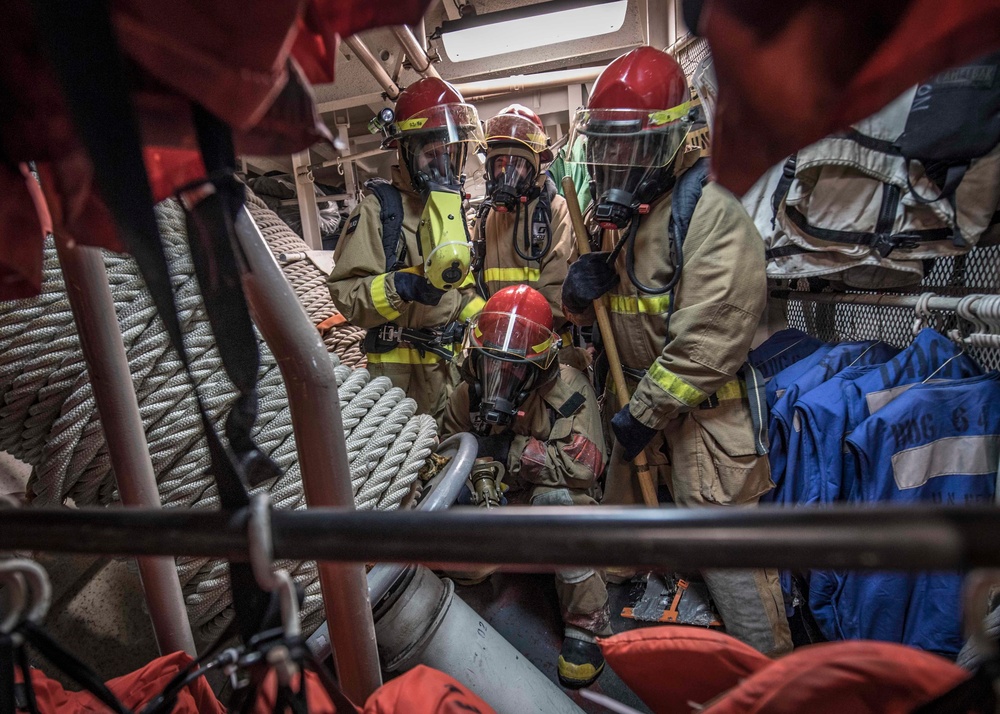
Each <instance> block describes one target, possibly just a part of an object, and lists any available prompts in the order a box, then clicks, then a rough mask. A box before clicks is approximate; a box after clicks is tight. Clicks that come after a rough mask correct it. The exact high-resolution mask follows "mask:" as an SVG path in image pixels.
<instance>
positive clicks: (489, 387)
mask: <svg viewBox="0 0 1000 714" xmlns="http://www.w3.org/2000/svg"><path fill="white" fill-rule="evenodd" d="M537 373H538V369H537V368H536V367H535V366H534V365H532V364H530V363H528V362H505V361H503V360H500V359H496V358H494V357H491V356H489V355H485V354H482V355H480V356H479V358H478V359H477V360H476V378H477V380H478V384H479V398H480V406H479V411H480V415H481V416H482V418H483V421H485V422H486V423H487V424H496V425H501V426H503V425H506V424H509V423H511V421H513V420H514V416H515V415H516V414H517V410H518V408H519V407H520V406H521V404H522V402H524V399H525V397H527V395H528V392H529V391H530V389H531V385H532V383H533V382H534V381H535V377H536V375H537Z"/></svg>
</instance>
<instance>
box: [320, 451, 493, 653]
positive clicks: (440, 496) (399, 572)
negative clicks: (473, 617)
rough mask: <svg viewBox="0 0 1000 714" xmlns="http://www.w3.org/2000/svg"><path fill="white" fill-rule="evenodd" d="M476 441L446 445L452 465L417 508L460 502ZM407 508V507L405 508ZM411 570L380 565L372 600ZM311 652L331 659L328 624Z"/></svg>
mask: <svg viewBox="0 0 1000 714" xmlns="http://www.w3.org/2000/svg"><path fill="white" fill-rule="evenodd" d="M476 448H477V444H476V437H474V436H473V435H472V434H469V433H467V432H461V433H459V434H455V435H454V436H450V437H448V438H447V439H445V440H444V441H442V442H441V443H440V444H439V445H438V448H437V454H438V455H439V456H449V455H450V456H451V462H450V463H449V464H448V465H447V466H446V467H445V469H444V471H442V472H441V473H440V474H438V475H437V476H436V477H435V478H434V479H433V480H432V482H431V488H430V492H429V493H428V494H427V495H426V496H424V498H423V499H422V500H421V501H420V503H418V504H417V510H421V511H438V510H441V509H444V508H448V507H449V506H451V505H452V504H453V503H455V500H456V499H457V498H458V494H459V492H460V491H461V489H462V488H463V487H464V486H465V480H466V479H467V478H469V474H470V473H471V472H472V465H473V463H475V461H476ZM403 507H404V508H405V506H403ZM410 567H411V566H408V565H404V564H402V563H376V564H375V567H373V568H372V569H371V571H370V572H369V573H368V599H369V601H370V602H371V604H372V606H374V605H377V604H378V603H379V602H380V601H381V600H382V599H383V598H384V597H385V596H386V594H387V593H388V592H389V590H390V589H392V588H393V587H395V586H396V584H397V583H398V582H399V581H400V579H401V578H402V577H403V576H404V574H405V573H406V571H407V570H408V569H409V568H410ZM308 644H309V649H311V650H312V651H313V654H315V655H316V656H317V657H319V658H320V659H326V658H327V657H329V656H330V633H329V628H328V627H327V624H326V623H325V622H324V623H323V624H321V625H320V626H319V627H317V628H316V630H315V631H313V633H312V634H311V635H309V640H308Z"/></svg>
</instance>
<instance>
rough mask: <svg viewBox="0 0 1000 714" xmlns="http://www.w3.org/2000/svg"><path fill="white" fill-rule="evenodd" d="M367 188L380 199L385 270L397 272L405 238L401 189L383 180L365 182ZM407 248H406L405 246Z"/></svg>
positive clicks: (374, 179)
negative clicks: (400, 248) (401, 245)
mask: <svg viewBox="0 0 1000 714" xmlns="http://www.w3.org/2000/svg"><path fill="white" fill-rule="evenodd" d="M365 188H367V189H368V190H369V191H371V192H372V193H373V194H375V197H376V198H377V199H378V202H379V205H380V206H381V208H380V210H379V214H378V217H379V219H380V220H381V221H382V250H383V251H384V252H385V270H386V272H389V271H391V270H395V269H396V267H397V265H398V264H399V262H400V253H399V245H400V243H402V240H401V238H402V237H403V197H402V195H401V194H400V193H399V189H398V188H396V187H395V186H393V185H392V183H391V182H389V181H386V180H385V179H383V178H372V179H368V180H367V181H365ZM404 248H405V246H404Z"/></svg>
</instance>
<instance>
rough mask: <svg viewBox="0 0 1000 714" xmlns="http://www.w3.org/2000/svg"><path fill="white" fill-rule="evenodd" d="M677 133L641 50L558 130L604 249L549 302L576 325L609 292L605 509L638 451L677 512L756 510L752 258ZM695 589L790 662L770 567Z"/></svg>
mask: <svg viewBox="0 0 1000 714" xmlns="http://www.w3.org/2000/svg"><path fill="white" fill-rule="evenodd" d="M690 123H691V114H690V95H689V93H688V85H687V80H686V78H685V76H684V73H683V72H682V71H681V68H680V67H679V66H678V65H677V63H676V62H675V61H674V60H673V58H671V57H670V56H669V55H668V54H666V53H664V52H661V51H659V50H656V49H653V48H650V47H640V48H638V49H635V50H633V51H631V52H629V53H627V54H625V55H623V56H621V57H619V58H618V59H616V60H614V61H613V62H612V63H611V64H610V65H608V67H607V68H606V69H605V70H604V71H603V72H602V73H601V75H600V76H599V77H598V79H597V80H596V82H595V83H594V88H593V92H592V93H591V95H590V100H589V102H588V106H587V108H586V109H585V110H581V111H580V112H579V113H578V114H577V116H576V118H575V120H574V125H573V127H572V130H571V131H572V134H571V137H570V149H569V150H568V151H567V153H569V154H570V155H572V154H573V153H574V152H573V148H574V146H573V145H574V144H575V143H576V142H583V143H584V145H585V148H584V151H583V154H584V155H585V156H586V158H587V166H588V169H589V171H590V175H591V179H592V181H593V190H592V195H593V196H594V206H593V214H592V220H593V221H594V222H596V223H597V224H598V226H599V228H600V229H601V233H600V244H601V247H602V250H603V252H595V253H590V254H588V255H586V256H583V257H582V258H581V259H580V260H579V261H577V262H576V263H574V264H573V265H572V266H570V270H569V274H568V275H567V278H566V283H565V285H564V287H563V302H564V305H565V308H566V310H567V314H568V315H569V316H570V318H571V319H572V320H574V321H577V322H578V323H587V322H589V321H591V320H593V300H595V299H597V298H599V297H601V296H603V295H605V294H608V297H607V301H608V302H607V305H608V311H609V316H610V322H611V331H612V334H613V336H614V340H615V343H616V345H617V348H618V352H619V354H620V358H621V360H622V362H623V365H622V366H623V369H624V371H625V373H626V375H627V377H628V378H629V382H630V388H631V389H632V390H633V391H632V394H631V398H630V401H629V403H628V404H627V405H626V406H625V407H624V408H623V409H621V410H620V411H618V413H616V414H615V415H614V417H613V418H612V419H611V428H612V431H613V432H614V436H615V443H614V446H613V449H612V456H611V465H610V468H609V471H608V478H607V483H606V485H605V495H604V501H603V502H604V503H610V504H633V503H642V500H641V498H640V491H639V488H638V482H637V479H636V478H634V477H633V475H632V473H630V471H631V469H630V463H629V462H631V461H632V460H633V459H634V458H635V457H636V455H637V454H638V453H639V452H640V451H642V450H644V449H646V456H647V460H648V462H649V464H650V468H651V470H652V471H653V474H654V479H657V480H659V481H662V482H663V483H665V484H666V485H667V486H668V487H669V489H670V492H671V495H672V497H673V500H674V502H675V503H676V504H677V505H678V506H693V507H699V506H750V505H755V504H756V503H757V502H758V500H759V499H760V497H761V495H762V494H764V493H766V492H767V491H769V490H770V489H771V488H773V485H774V484H773V483H772V482H771V479H770V467H769V464H768V461H767V459H766V458H762V456H763V455H764V454H766V448H765V444H766V435H765V434H764V433H763V431H762V429H763V424H766V421H764V419H763V414H762V409H761V405H762V404H763V398H762V397H763V394H762V392H760V391H759V388H762V387H763V380H762V379H758V376H759V375H758V374H754V372H753V371H752V370H750V369H748V368H747V367H746V366H744V365H745V362H746V358H747V352H748V351H749V349H750V344H751V341H752V339H753V335H754V332H755V330H756V328H757V324H758V322H759V320H760V317H761V314H762V313H763V310H764V305H765V300H766V291H767V284H766V280H765V275H764V247H763V243H762V242H761V239H760V236H759V235H758V234H757V232H756V230H755V228H754V224H753V222H752V221H751V220H750V217H749V216H748V215H747V213H746V211H745V210H744V209H743V207H742V206H741V205H740V203H739V201H737V200H736V198H734V197H733V196H732V195H731V194H730V193H729V192H727V191H726V190H725V189H723V188H721V187H719V186H718V185H716V184H714V183H711V182H708V181H707V166H706V163H707V160H705V159H699V158H698V157H699V155H698V154H697V153H696V152H694V151H690V152H685V151H683V147H684V144H685V140H686V137H687V133H688V130H689V126H690ZM611 403H614V400H612V401H611ZM647 446H648V447H649V448H648V449H647ZM704 577H705V581H706V583H707V584H708V587H709V591H710V593H711V595H712V599H713V600H714V601H715V604H716V606H717V607H718V610H719V613H720V614H721V615H722V618H723V620H724V621H725V625H726V628H727V630H728V632H729V633H730V634H732V635H733V636H735V637H737V638H739V639H741V640H743V641H744V642H746V643H747V644H749V645H751V646H752V647H755V648H756V649H758V650H759V651H761V652H763V653H765V654H769V655H779V654H783V653H785V652H788V651H790V650H791V646H792V644H791V637H790V633H789V629H788V623H787V621H786V620H785V615H784V607H783V602H782V595H781V590H780V587H779V584H778V575H777V571H775V570H748V571H736V570H733V571H728V570H727V571H717V570H708V571H705V572H704Z"/></svg>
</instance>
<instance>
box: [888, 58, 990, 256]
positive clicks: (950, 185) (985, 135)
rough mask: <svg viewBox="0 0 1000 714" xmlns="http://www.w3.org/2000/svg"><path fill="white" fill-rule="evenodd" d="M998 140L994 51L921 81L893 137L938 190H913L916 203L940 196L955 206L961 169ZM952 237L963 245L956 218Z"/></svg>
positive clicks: (962, 175)
mask: <svg viewBox="0 0 1000 714" xmlns="http://www.w3.org/2000/svg"><path fill="white" fill-rule="evenodd" d="M998 143H1000V52H998V53H994V54H992V55H987V56H986V57H983V58H982V59H980V60H977V61H976V62H972V63H970V64H967V65H964V66H962V67H955V68H954V69H950V70H948V71H946V72H942V73H941V74H939V75H937V76H936V77H934V78H933V79H932V80H930V81H929V82H927V83H926V84H921V85H920V86H918V87H917V92H916V95H915V96H914V98H913V104H912V106H911V107H910V113H909V116H907V119H906V127H905V129H904V130H903V135H902V136H901V137H900V138H899V149H900V151H901V152H902V154H903V157H904V158H905V159H906V161H907V168H908V169H910V163H911V162H913V161H919V162H920V163H921V164H922V165H923V169H924V172H925V173H926V175H927V176H928V178H930V179H931V180H932V181H933V182H934V183H935V184H936V185H937V187H938V188H939V189H940V193H938V194H937V195H931V196H926V195H921V193H920V192H918V191H913V197H914V198H915V199H916V200H917V201H919V202H920V203H931V202H933V201H937V200H940V199H945V200H947V201H948V202H949V203H951V206H952V209H953V210H956V209H955V190H956V189H957V188H958V185H959V183H961V181H962V179H963V178H964V177H965V172H966V171H968V169H969V166H970V165H971V163H972V161H973V160H974V159H978V158H979V157H981V156H985V155H986V154H988V153H989V152H990V151H991V150H992V149H993V148H994V147H995V146H996V145H997V144H998ZM908 173H912V172H911V171H908ZM911 190H912V185H911ZM956 215H957V212H956ZM953 240H954V242H955V245H959V246H964V245H965V239H964V237H963V236H962V232H961V230H960V228H959V227H958V225H957V221H956V225H955V230H954V235H953Z"/></svg>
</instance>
